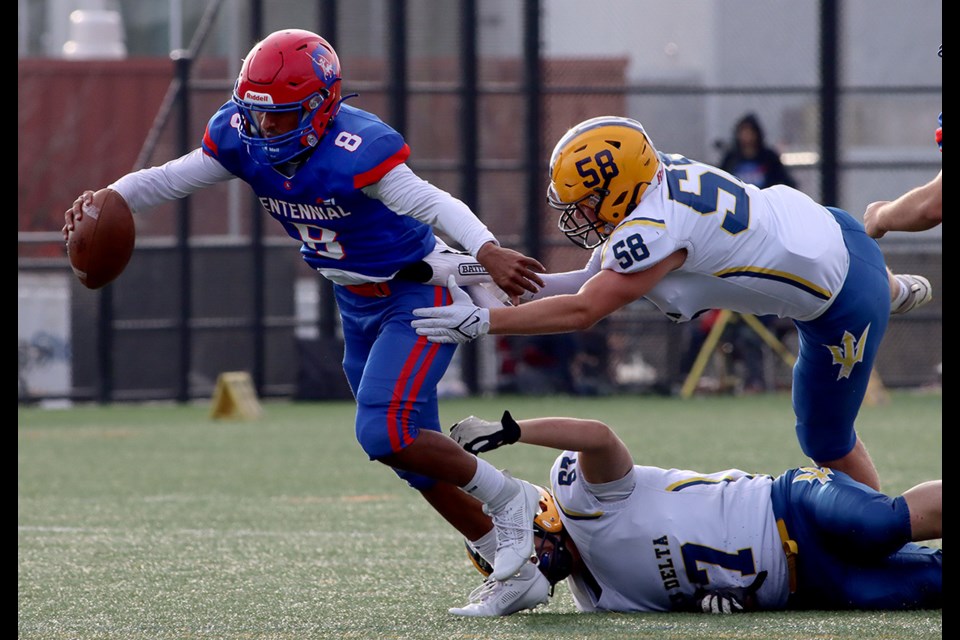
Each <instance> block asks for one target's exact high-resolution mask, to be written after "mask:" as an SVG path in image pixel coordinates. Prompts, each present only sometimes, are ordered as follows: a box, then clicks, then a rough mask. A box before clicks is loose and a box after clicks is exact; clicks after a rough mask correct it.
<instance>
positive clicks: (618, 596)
mask: <svg viewBox="0 0 960 640" xmlns="http://www.w3.org/2000/svg"><path fill="white" fill-rule="evenodd" d="M450 435H451V436H452V437H453V438H454V439H455V440H456V441H457V442H458V443H459V444H460V445H461V446H463V447H464V448H465V449H466V450H467V451H470V452H472V453H476V454H481V453H485V452H487V451H492V450H494V449H496V448H498V447H501V446H504V445H507V444H512V443H514V442H521V443H526V444H530V445H538V446H541V447H548V448H552V449H559V450H560V452H561V453H559V455H558V456H557V458H556V460H555V461H554V463H553V466H552V468H551V469H550V475H549V486H548V487H543V488H541V489H540V509H539V513H538V515H537V517H536V518H535V520H534V526H535V528H536V530H537V536H536V537H537V554H536V561H535V563H530V564H529V565H527V566H525V567H524V569H523V571H522V572H521V575H523V574H524V573H540V574H542V578H541V579H540V582H541V588H540V590H539V591H537V590H534V589H530V590H528V591H524V590H522V589H520V588H519V586H518V587H515V588H513V589H507V588H504V587H503V586H501V583H497V582H490V581H485V582H484V584H482V585H481V586H480V587H479V588H478V589H476V590H475V591H474V593H473V594H472V596H471V602H470V603H469V604H467V605H466V606H464V607H458V608H454V609H451V612H452V613H455V614H458V615H466V616H502V615H509V614H511V613H515V612H517V611H521V610H523V609H532V608H535V607H537V606H538V605H540V604H542V603H544V602H546V601H547V597H546V596H545V595H544V591H545V590H547V583H549V586H550V587H552V586H553V585H555V584H556V583H557V582H560V581H561V580H564V579H566V584H567V586H568V587H569V588H570V592H571V595H572V596H573V600H574V604H575V605H576V607H577V610H578V611H583V612H596V611H618V612H624V613H629V612H647V611H658V612H667V611H687V612H701V611H702V612H705V613H738V612H746V611H755V610H780V609H862V610H903V609H939V608H941V607H942V602H943V552H942V550H941V548H940V546H939V545H938V544H937V543H936V542H934V541H937V540H941V539H942V536H943V482H942V481H941V480H931V481H928V482H923V483H920V484H918V485H916V486H914V487H912V488H910V489H908V490H907V491H905V492H904V493H903V494H902V495H900V496H888V495H885V494H882V493H879V492H877V491H875V490H873V489H871V488H870V487H868V486H866V485H864V484H861V483H859V482H856V481H854V480H853V479H852V478H851V477H850V476H848V475H847V474H845V473H842V472H840V471H836V470H834V469H829V468H826V467H798V468H794V469H789V470H787V471H785V472H784V473H783V474H781V475H779V476H777V477H773V476H770V475H767V474H750V473H745V472H743V471H741V470H738V469H727V470H725V471H719V472H716V473H699V472H696V471H690V470H684V469H664V468H660V467H653V466H645V465H637V464H634V461H633V458H632V456H631V454H630V451H629V450H628V449H627V447H626V445H624V443H623V441H621V440H620V438H618V437H617V435H616V434H615V433H614V432H613V430H612V429H611V428H610V427H609V426H607V425H606V424H604V423H603V422H600V421H598V420H584V419H580V418H563V417H554V418H533V419H527V420H519V421H518V420H514V418H513V416H511V415H510V413H509V412H504V414H503V417H502V418H501V419H500V420H498V421H487V420H482V419H480V418H477V417H475V416H470V417H468V418H465V419H464V420H461V421H460V422H458V423H457V424H455V425H454V426H453V428H452V429H451V432H450ZM924 541H930V543H929V544H918V543H919V542H924ZM468 550H469V552H470V556H471V558H472V559H473V560H474V564H475V566H476V567H477V568H478V569H479V570H480V571H481V572H482V573H484V574H487V573H488V572H489V567H486V566H485V564H484V561H483V560H482V558H478V557H477V556H476V553H475V552H474V551H473V550H472V549H470V546H469V545H468ZM508 584H509V583H508Z"/></svg>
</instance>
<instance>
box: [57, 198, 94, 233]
mask: <svg viewBox="0 0 960 640" xmlns="http://www.w3.org/2000/svg"><path fill="white" fill-rule="evenodd" d="M93 193H94V192H93V191H91V190H90V189H87V190H86V191H84V192H83V193H81V194H80V195H79V196H77V199H76V200H74V201H73V204H72V205H70V208H69V209H67V210H66V211H64V213H63V228H62V229H61V230H60V232H61V233H63V241H64V242H66V241H67V240H69V239H70V232H71V231H73V229H74V227H75V226H76V223H77V222H79V220H80V218H82V217H83V208H84V207H85V206H90V205H91V204H93Z"/></svg>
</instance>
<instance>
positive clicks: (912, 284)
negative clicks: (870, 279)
mask: <svg viewBox="0 0 960 640" xmlns="http://www.w3.org/2000/svg"><path fill="white" fill-rule="evenodd" d="M893 277H894V278H896V280H897V282H899V283H900V286H901V287H903V290H904V291H906V292H907V296H906V297H905V298H904V299H903V301H902V302H901V303H900V304H899V305H897V307H896V308H895V309H890V315H896V314H899V313H907V312H908V311H912V310H914V309H916V308H917V307H919V306H920V305H923V304H927V303H928V302H930V301H931V300H932V299H933V287H931V286H930V281H929V280H927V279H926V278H924V277H923V276H915V275H911V274H909V273H899V274H896V275H895V276H893Z"/></svg>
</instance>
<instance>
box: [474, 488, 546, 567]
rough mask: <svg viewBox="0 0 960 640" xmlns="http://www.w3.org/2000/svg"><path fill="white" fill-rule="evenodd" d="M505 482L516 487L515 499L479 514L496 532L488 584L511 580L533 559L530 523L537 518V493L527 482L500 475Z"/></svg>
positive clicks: (538, 500) (538, 501) (531, 524)
mask: <svg viewBox="0 0 960 640" xmlns="http://www.w3.org/2000/svg"><path fill="white" fill-rule="evenodd" d="M503 475H504V476H505V477H506V481H507V482H508V483H510V484H517V485H519V490H518V491H517V493H516V495H514V496H513V497H512V498H510V500H509V501H507V503H506V504H504V505H503V506H502V507H500V508H499V509H497V510H496V511H491V510H488V508H487V505H484V507H483V510H484V511H485V512H486V513H487V514H488V515H490V516H491V517H492V518H493V526H494V528H495V529H496V531H497V555H496V558H494V561H493V573H491V574H490V578H491V579H492V580H506V579H507V578H510V577H512V576H514V575H515V574H516V573H517V572H518V571H520V569H522V568H523V565H524V563H526V562H527V561H529V560H530V556H532V555H533V551H534V541H533V519H534V518H535V517H536V515H537V507H538V505H539V503H540V492H539V491H537V488H536V487H534V486H533V485H532V484H530V483H529V482H526V481H524V480H520V479H518V478H514V477H513V476H511V475H510V474H509V473H507V472H506V471H504V472H503Z"/></svg>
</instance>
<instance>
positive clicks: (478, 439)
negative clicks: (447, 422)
mask: <svg viewBox="0 0 960 640" xmlns="http://www.w3.org/2000/svg"><path fill="white" fill-rule="evenodd" d="M450 437H451V438H453V439H454V440H456V442H457V444H458V445H460V446H461V447H463V448H464V449H466V450H467V451H469V452H470V453H472V454H473V455H477V454H480V453H485V452H487V451H493V450H494V449H497V448H499V447H502V446H503V445H505V444H513V443H514V442H516V441H517V440H519V439H520V425H518V424H517V421H516V420H514V419H513V416H511V415H510V412H509V411H504V412H503V417H502V418H500V420H499V422H490V421H489V420H483V419H481V418H478V417H476V416H470V417H468V418H464V419H463V420H461V421H460V422H458V423H456V424H455V425H453V426H452V427H450Z"/></svg>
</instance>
